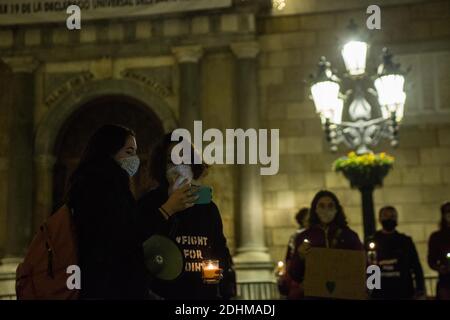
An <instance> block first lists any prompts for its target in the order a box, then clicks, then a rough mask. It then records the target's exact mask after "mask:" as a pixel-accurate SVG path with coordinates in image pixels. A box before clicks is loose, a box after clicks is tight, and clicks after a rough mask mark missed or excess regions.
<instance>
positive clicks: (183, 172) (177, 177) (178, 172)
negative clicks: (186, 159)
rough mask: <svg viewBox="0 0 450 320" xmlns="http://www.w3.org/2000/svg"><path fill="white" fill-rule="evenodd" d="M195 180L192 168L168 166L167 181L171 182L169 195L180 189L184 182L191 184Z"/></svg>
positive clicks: (183, 165)
mask: <svg viewBox="0 0 450 320" xmlns="http://www.w3.org/2000/svg"><path fill="white" fill-rule="evenodd" d="M193 178H194V174H193V173H192V168H191V166H190V165H187V164H179V165H173V164H172V165H168V166H167V171H166V179H167V181H168V182H169V194H171V193H172V192H173V191H175V190H177V189H179V188H180V187H181V184H182V183H183V181H184V180H186V182H188V183H190V182H191V181H192V180H193Z"/></svg>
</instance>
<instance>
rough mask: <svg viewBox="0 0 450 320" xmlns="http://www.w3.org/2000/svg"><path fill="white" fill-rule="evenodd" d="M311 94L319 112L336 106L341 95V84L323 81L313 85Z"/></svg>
mask: <svg viewBox="0 0 450 320" xmlns="http://www.w3.org/2000/svg"><path fill="white" fill-rule="evenodd" d="M311 95H312V97H313V100H314V105H315V107H316V112H317V113H322V112H323V111H324V110H326V109H329V108H334V107H335V106H336V100H338V95H339V84H338V83H336V82H333V81H321V82H317V83H315V84H314V85H313V86H311Z"/></svg>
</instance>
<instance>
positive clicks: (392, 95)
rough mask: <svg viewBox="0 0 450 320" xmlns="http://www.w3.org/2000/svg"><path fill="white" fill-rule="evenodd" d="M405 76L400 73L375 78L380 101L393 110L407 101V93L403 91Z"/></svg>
mask: <svg viewBox="0 0 450 320" xmlns="http://www.w3.org/2000/svg"><path fill="white" fill-rule="evenodd" d="M404 83H405V78H404V77H403V76H402V75H398V74H389V75H385V76H381V77H379V78H377V79H376V80H375V88H376V89H377V93H378V102H379V103H380V105H382V106H387V107H388V108H389V110H390V111H391V112H395V111H396V109H397V107H398V106H399V105H401V104H404V103H405V99H406V94H405V92H403V85H404Z"/></svg>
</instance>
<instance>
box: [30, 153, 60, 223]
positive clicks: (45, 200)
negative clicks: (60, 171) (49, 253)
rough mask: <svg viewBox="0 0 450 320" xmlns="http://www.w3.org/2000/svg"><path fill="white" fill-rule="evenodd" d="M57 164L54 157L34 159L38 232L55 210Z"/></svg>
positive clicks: (39, 156) (35, 210)
mask: <svg viewBox="0 0 450 320" xmlns="http://www.w3.org/2000/svg"><path fill="white" fill-rule="evenodd" d="M55 163H56V157H55V156H53V155H36V156H35V157H34V179H35V181H36V185H37V188H36V190H35V192H34V217H33V229H34V230H37V229H38V227H39V226H40V225H41V224H42V222H44V220H45V219H46V218H47V217H48V216H49V215H50V214H51V213H52V212H53V211H54V210H55V208H53V169H54V166H55Z"/></svg>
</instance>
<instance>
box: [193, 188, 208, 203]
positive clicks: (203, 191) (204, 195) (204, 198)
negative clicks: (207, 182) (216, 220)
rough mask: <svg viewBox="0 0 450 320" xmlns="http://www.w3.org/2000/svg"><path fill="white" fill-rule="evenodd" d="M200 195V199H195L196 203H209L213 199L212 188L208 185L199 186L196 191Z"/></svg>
mask: <svg viewBox="0 0 450 320" xmlns="http://www.w3.org/2000/svg"><path fill="white" fill-rule="evenodd" d="M196 194H197V195H198V199H197V200H196V201H195V204H208V203H210V202H211V200H212V188H211V187H208V186H199V189H198V191H197V192H196Z"/></svg>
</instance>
